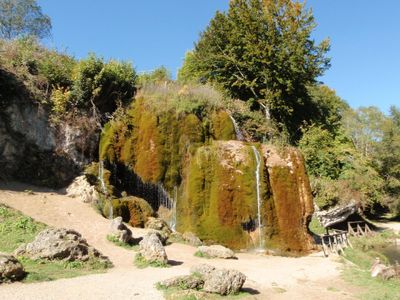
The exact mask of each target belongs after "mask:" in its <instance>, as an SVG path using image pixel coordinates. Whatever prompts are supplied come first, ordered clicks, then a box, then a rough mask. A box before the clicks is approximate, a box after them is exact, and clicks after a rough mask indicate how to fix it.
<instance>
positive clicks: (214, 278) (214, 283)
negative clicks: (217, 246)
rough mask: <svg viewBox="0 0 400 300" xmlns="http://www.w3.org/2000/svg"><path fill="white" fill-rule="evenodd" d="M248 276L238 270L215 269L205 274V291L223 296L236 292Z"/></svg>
mask: <svg viewBox="0 0 400 300" xmlns="http://www.w3.org/2000/svg"><path fill="white" fill-rule="evenodd" d="M245 281H246V276H245V275H244V274H243V273H241V272H239V271H236V270H226V269H221V270H214V271H212V272H211V273H209V274H208V275H207V276H205V279H204V287H203V289H204V291H205V292H208V293H216V294H220V295H222V296H225V295H230V294H236V293H238V292H239V291H240V289H241V288H242V286H243V284H244V282H245Z"/></svg>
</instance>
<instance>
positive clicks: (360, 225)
mask: <svg viewBox="0 0 400 300" xmlns="http://www.w3.org/2000/svg"><path fill="white" fill-rule="evenodd" d="M347 232H348V233H349V234H350V235H351V236H370V235H372V234H373V233H372V231H371V229H370V228H369V226H368V224H367V223H366V222H363V221H355V222H347Z"/></svg>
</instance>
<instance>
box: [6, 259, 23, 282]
mask: <svg viewBox="0 0 400 300" xmlns="http://www.w3.org/2000/svg"><path fill="white" fill-rule="evenodd" d="M24 277H25V271H24V268H23V267H22V265H21V263H20V262H19V261H18V260H17V259H16V258H15V257H14V256H12V255H5V254H0V283H2V282H8V281H17V280H21V279H23V278H24Z"/></svg>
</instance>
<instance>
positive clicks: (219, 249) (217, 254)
mask: <svg viewBox="0 0 400 300" xmlns="http://www.w3.org/2000/svg"><path fill="white" fill-rule="evenodd" d="M197 249H198V251H199V252H200V253H202V254H203V255H204V256H206V257H211V258H224V259H228V258H236V256H235V253H234V252H233V251H232V250H231V249H229V248H226V247H224V246H221V245H211V246H200V247H199V248H197Z"/></svg>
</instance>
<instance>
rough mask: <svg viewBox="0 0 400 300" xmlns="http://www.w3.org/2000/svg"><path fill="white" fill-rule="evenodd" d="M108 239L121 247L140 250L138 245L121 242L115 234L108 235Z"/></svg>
mask: <svg viewBox="0 0 400 300" xmlns="http://www.w3.org/2000/svg"><path fill="white" fill-rule="evenodd" d="M107 240H108V241H110V242H111V243H113V244H114V245H117V246H119V247H122V248H125V249H128V250H138V248H139V247H138V245H131V244H127V243H124V242H121V241H120V240H119V239H118V238H117V237H116V236H115V235H111V234H109V235H107Z"/></svg>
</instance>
